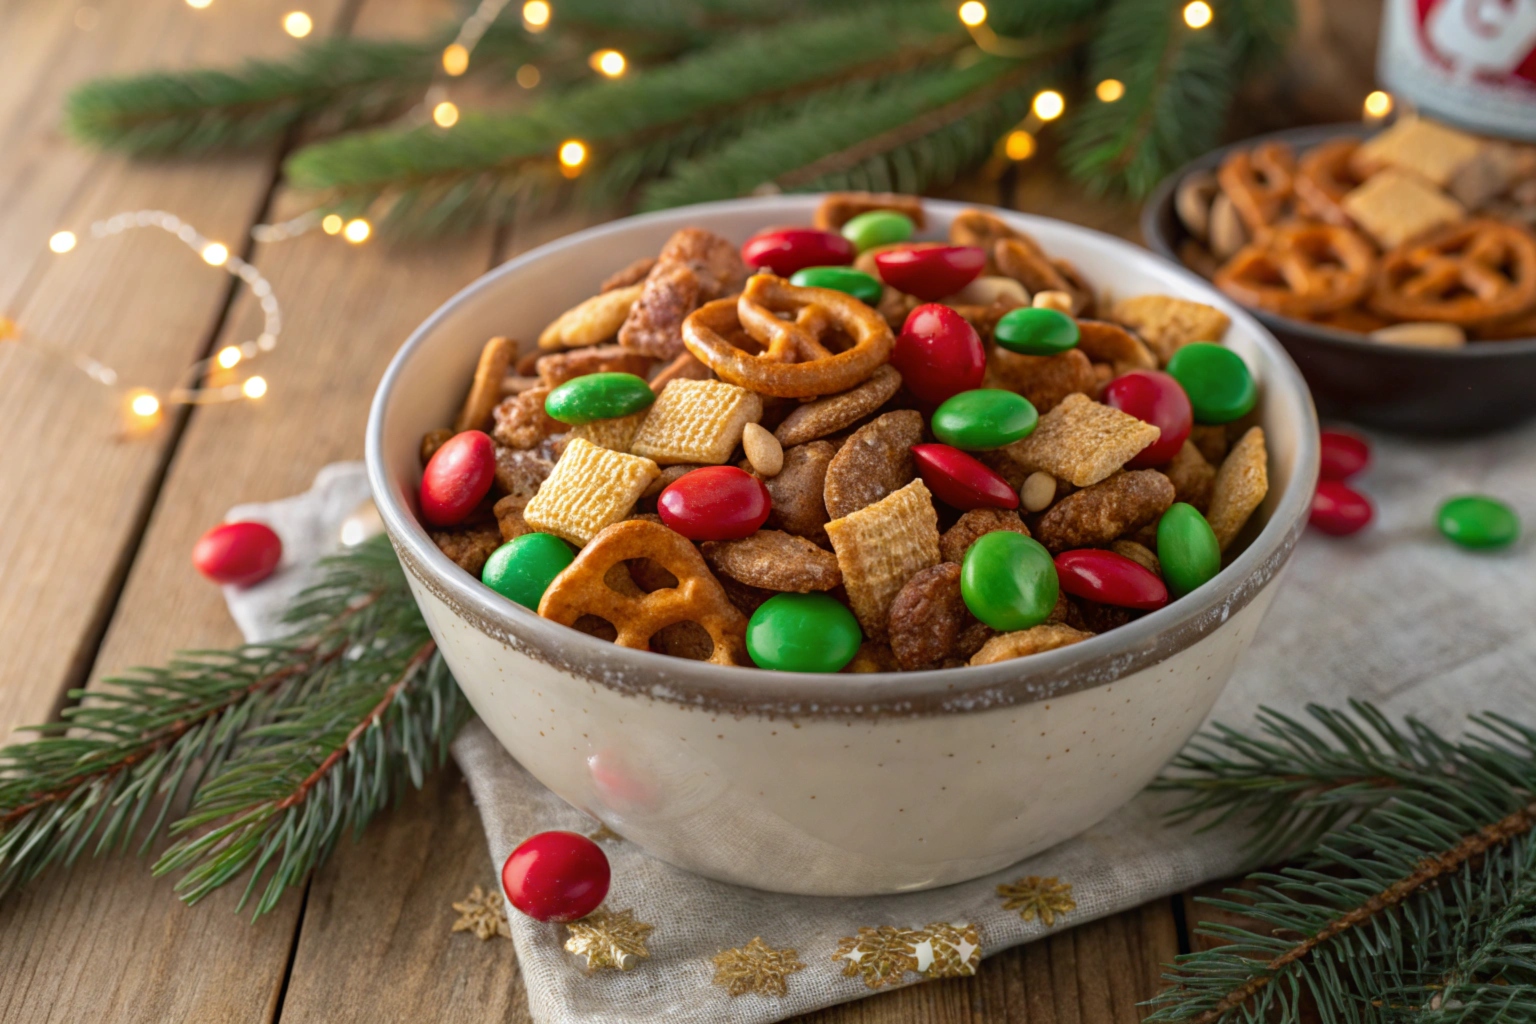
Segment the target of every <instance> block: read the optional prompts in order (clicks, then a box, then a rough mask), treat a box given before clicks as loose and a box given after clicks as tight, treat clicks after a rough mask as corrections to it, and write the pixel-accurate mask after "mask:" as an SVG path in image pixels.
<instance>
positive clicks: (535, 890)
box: [501, 832, 609, 923]
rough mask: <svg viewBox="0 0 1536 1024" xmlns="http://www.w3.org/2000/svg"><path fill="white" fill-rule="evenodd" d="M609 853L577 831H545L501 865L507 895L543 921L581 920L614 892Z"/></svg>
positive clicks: (531, 915) (527, 912) (523, 844)
mask: <svg viewBox="0 0 1536 1024" xmlns="http://www.w3.org/2000/svg"><path fill="white" fill-rule="evenodd" d="M608 880H609V870H608V857H607V856H606V855H605V854H604V853H603V851H602V850H601V849H600V848H599V847H598V845H597V844H596V843H594V842H593V841H592V840H590V839H588V838H587V837H586V836H583V835H578V834H577V833H575V832H540V833H539V834H538V835H533V836H529V837H528V838H527V839H525V840H523V842H522V845H520V846H519V847H518V848H517V849H515V850H513V851H512V855H511V856H509V857H508V858H507V862H506V863H505V864H503V865H502V866H501V887H502V888H503V889H505V890H506V892H507V900H508V901H509V902H511V904H512V905H513V906H514V907H516V908H517V909H518V910H521V911H522V912H523V913H525V914H527V915H528V916H529V917H531V918H534V919H535V920H538V921H558V922H562V923H563V922H566V921H578V920H580V919H581V918H583V917H586V916H587V915H588V914H590V913H592V911H594V910H596V909H597V908H598V905H599V904H601V903H602V902H603V897H604V896H607V895H608Z"/></svg>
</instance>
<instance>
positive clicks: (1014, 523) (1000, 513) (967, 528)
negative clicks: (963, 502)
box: [939, 508, 1029, 563]
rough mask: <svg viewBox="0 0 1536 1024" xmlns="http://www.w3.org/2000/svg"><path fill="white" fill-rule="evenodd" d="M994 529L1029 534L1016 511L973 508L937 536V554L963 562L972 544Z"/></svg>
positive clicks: (953, 560)
mask: <svg viewBox="0 0 1536 1024" xmlns="http://www.w3.org/2000/svg"><path fill="white" fill-rule="evenodd" d="M996 530H1012V531H1013V532H1014V533H1022V534H1023V535H1024V536H1026V537H1028V536H1029V527H1027V526H1025V525H1024V520H1022V519H1020V518H1019V514H1018V513H1017V512H1014V511H1013V510H1011V509H1002V508H973V509H971V510H970V511H969V512H967V513H965V515H963V516H961V517H960V518H959V519H957V520H955V525H954V526H951V527H950V528H949V529H947V530H945V531H944V534H943V536H941V537H940V538H939V556H940V557H941V558H943V559H944V561H946V562H956V563H959V562H963V561H965V553H966V552H967V551H969V550H971V545H972V544H974V543H976V541H977V540H978V539H979V538H980V537H982V536H984V535H986V534H989V533H992V532H994V531H996Z"/></svg>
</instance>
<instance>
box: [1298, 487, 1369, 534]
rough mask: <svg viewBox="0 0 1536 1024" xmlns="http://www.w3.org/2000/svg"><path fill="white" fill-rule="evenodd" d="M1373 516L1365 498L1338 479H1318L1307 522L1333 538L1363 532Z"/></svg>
mask: <svg viewBox="0 0 1536 1024" xmlns="http://www.w3.org/2000/svg"><path fill="white" fill-rule="evenodd" d="M1375 515H1376V512H1375V510H1374V509H1372V508H1371V502H1370V500H1369V499H1368V498H1366V496H1365V495H1363V494H1361V493H1360V492H1359V491H1357V490H1355V489H1354V488H1353V487H1350V486H1349V485H1348V484H1345V483H1342V482H1340V481H1338V480H1319V481H1318V484H1317V492H1316V493H1315V494H1313V495H1312V514H1311V516H1310V517H1309V518H1308V519H1307V522H1309V523H1311V524H1312V525H1313V526H1315V527H1317V528H1318V529H1319V530H1322V531H1323V532H1324V533H1331V534H1333V535H1334V536H1335V537H1347V536H1349V535H1350V534H1352V533H1357V532H1359V531H1360V530H1363V529H1364V528H1365V526H1366V524H1368V523H1369V522H1370V521H1371V520H1372V519H1373V518H1374V517H1375Z"/></svg>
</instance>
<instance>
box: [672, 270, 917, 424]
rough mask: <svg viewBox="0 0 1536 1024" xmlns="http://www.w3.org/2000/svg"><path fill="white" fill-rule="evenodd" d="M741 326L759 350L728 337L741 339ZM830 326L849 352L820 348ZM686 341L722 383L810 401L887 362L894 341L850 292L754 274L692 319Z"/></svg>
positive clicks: (884, 325)
mask: <svg viewBox="0 0 1536 1024" xmlns="http://www.w3.org/2000/svg"><path fill="white" fill-rule="evenodd" d="M780 313H785V314H792V315H793V316H794V319H793V320H784V319H780V317H779V314H780ZM738 328H740V329H744V330H745V331H746V333H747V335H748V336H749V337H750V340H751V341H755V342H756V343H757V344H759V345H761V346H762V351H761V352H757V353H753V352H749V351H747V350H746V349H743V348H740V347H738V346H737V345H736V344H734V343H733V342H732V341H730V340H727V339H728V338H729V337H732V336H736V337H739V334H738ZM833 328H836V329H838V330H839V331H841V332H842V333H844V334H846V335H848V336H849V337H851V338H852V339H853V345H852V347H850V348H847V349H844V350H843V351H841V352H833V351H832V350H831V349H829V348H827V346H826V345H824V344H822V340H821V339H822V337H823V336H825V335H826V334H828V333H830V332H831V330H832V329H833ZM683 342H684V344H686V345H687V346H688V351H690V352H692V353H693V354H694V355H696V356H698V357H699V359H700V361H702V362H703V363H705V364H706V365H708V366H709V368H710V369H712V370H714V371H715V374H716V375H717V376H718V377H719V378H720V379H721V380H724V381H727V382H729V383H731V384H735V385H737V386H738V387H744V388H747V389H748V390H750V391H756V392H758V393H759V394H764V395H773V396H775V397H778V398H814V397H816V396H817V395H830V394H835V393H837V392H839V391H847V390H848V389H849V388H852V387H854V386H856V385H858V384H860V383H862V382H863V381H864V380H866V379H867V378H868V377H869V375H870V374H872V373H874V372H875V370H876V369H877V368H878V367H879V366H881V365H882V364H884V363H885V361H886V360H887V359H889V358H890V355H891V347H892V346H893V345H894V344H895V339H894V338H893V337H892V335H891V328H890V326H889V325H888V324H887V323H886V322H885V320H884V319H883V318H881V316H880V314H878V313H876V312H875V311H874V310H872V309H870V308H869V307H868V306H866V305H864V303H862V302H860V301H859V300H858V299H855V298H854V297H853V296H852V295H848V294H846V293H844V292H839V291H834V290H832V289H830V288H800V287H797V286H795V285H792V284H790V283H789V282H788V281H785V280H783V279H782V278H778V277H774V276H773V275H772V274H758V275H757V276H755V277H753V278H752V280H751V281H750V282H749V283H748V284H747V289H746V291H745V292H743V293H742V294H741V296H740V297H739V298H736V299H716V300H715V301H714V302H711V303H708V304H707V305H705V306H704V307H702V308H701V309H698V310H696V311H695V312H694V313H692V314H690V315H689V317H688V319H687V320H685V321H683Z"/></svg>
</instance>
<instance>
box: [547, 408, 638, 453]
mask: <svg viewBox="0 0 1536 1024" xmlns="http://www.w3.org/2000/svg"><path fill="white" fill-rule="evenodd" d="M649 414H650V410H649V409H641V410H640V411H639V412H632V413H630V414H629V415H628V416H615V417H613V418H612V419H606V420H592V421H590V422H587V423H578V424H577V425H576V426H574V427H572V428H571V430H570V433H568V434H566V435H565V436H566V442H565V443H566V444H570V443H571V442H572V441H574V440H575V439H576V438H578V437H579V438H582V439H584V440H587V441H591V442H592V443H593V444H595V445H597V446H598V447H599V448H607V449H608V450H609V451H615V452H627V451H629V448H630V445H632V444H634V441H635V435H636V434H638V433H639V432H640V425H641V424H642V423H644V422H645V418H646V416H647V415H649Z"/></svg>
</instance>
